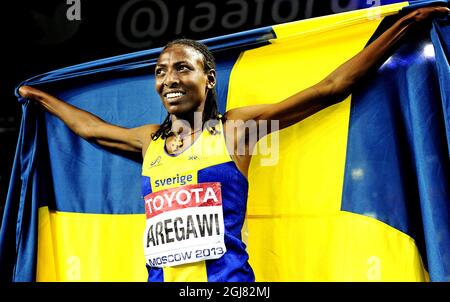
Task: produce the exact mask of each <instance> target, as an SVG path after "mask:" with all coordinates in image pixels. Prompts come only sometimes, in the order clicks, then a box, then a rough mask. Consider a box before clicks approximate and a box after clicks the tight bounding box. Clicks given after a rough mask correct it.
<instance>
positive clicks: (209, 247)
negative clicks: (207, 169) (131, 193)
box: [143, 182, 226, 267]
mask: <svg viewBox="0 0 450 302" xmlns="http://www.w3.org/2000/svg"><path fill="white" fill-rule="evenodd" d="M144 200H145V212H146V216H147V223H146V228H145V232H144V238H143V239H144V253H145V257H146V259H147V264H148V265H149V266H151V267H163V266H175V265H180V264H184V263H192V262H197V261H202V260H208V259H217V258H220V257H221V256H222V255H223V254H224V253H225V252H226V248H225V243H224V231H225V227H224V222H223V211H222V193H221V188H220V183H218V182H210V183H201V184H192V185H184V186H180V187H177V188H170V189H166V190H161V191H158V192H154V193H151V194H149V195H147V196H145V197H144Z"/></svg>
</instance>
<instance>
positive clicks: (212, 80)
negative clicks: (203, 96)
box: [207, 69, 216, 89]
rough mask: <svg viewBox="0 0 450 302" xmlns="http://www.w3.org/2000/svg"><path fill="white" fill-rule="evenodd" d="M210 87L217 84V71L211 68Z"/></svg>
mask: <svg viewBox="0 0 450 302" xmlns="http://www.w3.org/2000/svg"><path fill="white" fill-rule="evenodd" d="M207 76H208V84H207V86H208V89H213V88H214V86H216V71H215V70H214V69H211V70H209V71H208V75H207Z"/></svg>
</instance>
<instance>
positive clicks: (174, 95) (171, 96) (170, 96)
mask: <svg viewBox="0 0 450 302" xmlns="http://www.w3.org/2000/svg"><path fill="white" fill-rule="evenodd" d="M184 94H185V93H184V92H181V91H177V92H168V93H165V94H164V97H165V98H166V100H167V101H168V102H169V103H173V102H176V101H178V99H180V98H181V97H182V96H183V95H184Z"/></svg>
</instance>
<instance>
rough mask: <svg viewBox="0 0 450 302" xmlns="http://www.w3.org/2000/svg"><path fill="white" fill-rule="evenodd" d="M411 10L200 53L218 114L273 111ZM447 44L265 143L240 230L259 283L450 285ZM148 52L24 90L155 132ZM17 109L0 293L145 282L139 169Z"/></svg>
mask: <svg viewBox="0 0 450 302" xmlns="http://www.w3.org/2000/svg"><path fill="white" fill-rule="evenodd" d="M423 2H424V1H419V2H415V3H413V4H410V3H408V2H402V3H397V4H391V5H385V6H381V7H376V8H370V9H363V10H357V11H352V12H347V13H342V14H336V15H331V16H326V17H320V18H314V19H309V20H305V21H300V22H293V23H287V24H282V25H276V26H270V27H265V28H261V29H257V30H252V31H247V32H242V33H237V34H233V35H228V36H221V37H217V38H213V39H209V40H206V41H204V42H205V43H206V44H207V45H208V46H209V47H210V49H211V50H212V51H213V52H214V54H215V56H216V59H217V74H218V86H217V91H218V96H219V102H220V104H219V107H220V109H221V111H222V112H224V111H226V110H229V109H232V108H235V107H240V106H246V105H253V104H261V103H275V102H279V101H281V100H283V99H284V98H286V97H288V96H290V95H292V94H294V93H295V92H297V91H299V90H301V89H303V88H307V87H309V86H311V85H313V84H315V83H317V82H319V81H320V80H321V79H323V78H324V77H325V76H326V75H327V74H329V73H330V72H331V71H333V70H334V69H335V68H336V67H338V66H339V65H340V64H342V63H343V62H344V61H346V60H347V59H349V58H351V57H352V56H353V55H355V54H356V53H357V52H358V51H360V50H361V49H362V48H364V47H365V45H367V44H368V43H370V42H371V41H372V40H373V39H374V38H376V37H377V36H378V35H379V34H380V33H382V32H383V31H384V30H385V29H386V28H387V27H388V26H389V25H390V24H391V23H392V22H394V21H395V20H396V19H397V18H398V17H399V15H400V14H401V13H402V12H403V11H405V10H409V9H412V8H415V7H417V6H420V5H423V4H424V3H423ZM425 2H426V1H425ZM440 2H443V1H440ZM444 2H445V1H444ZM425 4H426V3H425ZM449 37H450V25H449V21H448V20H434V21H433V25H432V28H430V29H429V30H427V31H424V32H421V33H420V34H417V35H415V36H414V37H410V38H409V39H408V40H407V41H405V43H403V44H402V45H401V46H400V47H399V48H398V50H397V51H396V52H395V53H394V54H393V55H392V56H391V57H390V58H389V59H388V60H387V61H386V62H385V63H384V64H383V65H382V66H381V68H380V69H379V70H378V71H377V72H376V73H374V74H373V75H372V76H371V77H370V78H368V79H366V81H365V82H364V83H362V84H361V85H360V86H359V87H358V88H357V89H356V90H355V91H354V92H353V94H352V95H351V96H350V97H349V98H347V99H346V100H345V101H343V102H341V103H338V104H336V105H333V106H332V107H329V108H327V109H325V110H322V111H321V112H319V113H317V114H315V115H313V116H311V117H309V118H307V119H306V120H304V121H302V122H300V123H298V124H296V125H294V126H291V127H289V128H286V129H283V130H281V131H280V132H279V133H277V135H279V137H280V148H279V154H278V159H277V163H276V164H275V165H261V164H260V163H261V162H262V161H261V160H262V159H263V158H262V156H263V155H261V154H260V155H255V156H254V158H253V159H252V163H251V166H250V170H249V182H250V191H249V204H248V213H247V226H246V230H247V231H248V250H249V254H250V264H251V265H252V267H253V268H254V271H255V275H256V279H257V281H426V280H430V279H431V280H433V281H449V280H450V228H449V225H450V196H449V186H448V184H449V183H450V181H449V180H450V169H449V168H450V166H449V155H450V152H449V150H450V149H449V146H450V139H449V137H450V126H449V120H450V119H449V114H450V98H449V96H450V88H449V84H448V83H450V67H449V58H450V53H449V49H450V39H449ZM160 51H161V49H159V48H158V49H151V50H146V51H141V52H137V53H132V54H127V55H122V56H117V57H113V58H107V59H102V60H98V61H94V62H89V63H85V64H81V65H76V66H71V67H67V68H64V69H60V70H56V71H52V72H49V73H46V74H43V75H39V76H36V77H34V78H32V79H29V80H27V81H25V82H24V83H22V84H28V85H33V86H38V87H40V88H42V89H44V90H46V91H49V92H51V93H52V94H54V95H57V96H58V97H59V98H61V99H63V100H65V101H66V102H68V103H71V104H73V105H75V106H77V107H79V108H82V109H84V110H87V111H89V112H92V113H93V114H95V115H97V116H99V117H101V118H102V119H104V120H105V121H108V122H110V123H113V124H117V125H120V126H124V127H136V126H139V125H142V124H147V123H160V122H161V120H162V119H163V118H164V117H165V115H166V113H165V110H164V108H163V107H162V105H161V103H160V100H159V97H158V95H157V94H156V93H155V92H154V91H153V87H154V78H153V76H152V75H151V74H152V67H153V66H154V64H155V61H156V58H157V56H158V54H159V52H160ZM22 106H23V116H22V122H21V130H20V136H19V141H18V145H17V151H16V156H15V162H14V167H13V172H12V176H11V183H10V188H9V192H8V198H7V203H6V207H5V212H4V218H3V224H2V228H1V233H0V253H1V257H0V272H1V276H2V279H6V280H14V281H33V280H37V281H145V280H146V278H147V272H146V269H145V259H144V256H143V251H142V248H141V243H140V242H141V237H142V232H143V230H144V228H145V216H144V203H143V200H142V196H141V193H140V188H139V185H140V172H141V171H140V170H141V162H140V161H141V160H140V159H139V158H136V157H134V156H131V155H129V154H126V153H121V152H116V151H112V150H105V149H103V148H100V147H98V146H97V145H95V144H92V143H90V142H87V141H85V140H83V139H81V138H79V137H77V136H75V135H74V134H73V133H72V132H71V131H70V130H69V129H68V128H67V127H66V126H65V125H64V124H63V123H62V122H61V121H60V120H58V119H57V118H55V117H53V116H51V115H49V114H47V113H44V112H43V111H42V110H40V109H38V108H36V107H35V106H34V105H33V104H32V103H29V102H28V101H24V102H23V104H22Z"/></svg>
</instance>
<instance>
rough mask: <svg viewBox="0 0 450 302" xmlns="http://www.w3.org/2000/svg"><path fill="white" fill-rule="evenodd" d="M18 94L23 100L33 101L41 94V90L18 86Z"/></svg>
mask: <svg viewBox="0 0 450 302" xmlns="http://www.w3.org/2000/svg"><path fill="white" fill-rule="evenodd" d="M19 94H20V96H21V97H23V98H26V99H33V98H35V97H37V96H40V95H42V94H43V92H42V91H41V90H39V89H36V88H33V87H31V86H20V88H19Z"/></svg>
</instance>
